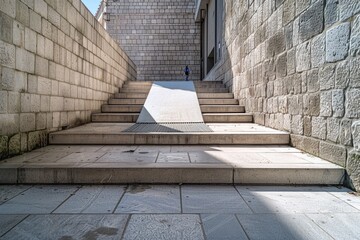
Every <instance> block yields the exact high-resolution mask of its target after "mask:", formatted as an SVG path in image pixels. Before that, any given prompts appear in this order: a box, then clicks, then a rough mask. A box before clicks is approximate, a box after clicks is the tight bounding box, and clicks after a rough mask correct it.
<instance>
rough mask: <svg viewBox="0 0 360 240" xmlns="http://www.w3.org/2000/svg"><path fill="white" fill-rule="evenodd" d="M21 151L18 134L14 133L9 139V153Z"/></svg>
mask: <svg viewBox="0 0 360 240" xmlns="http://www.w3.org/2000/svg"><path fill="white" fill-rule="evenodd" d="M20 152H21V142H20V134H16V135H14V136H12V137H11V138H10V141H9V155H10V156H12V155H16V154H19V153H20Z"/></svg>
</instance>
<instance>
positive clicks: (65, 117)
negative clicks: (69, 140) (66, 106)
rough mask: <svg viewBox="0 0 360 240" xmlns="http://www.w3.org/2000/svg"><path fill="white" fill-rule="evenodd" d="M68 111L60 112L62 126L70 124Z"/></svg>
mask: <svg viewBox="0 0 360 240" xmlns="http://www.w3.org/2000/svg"><path fill="white" fill-rule="evenodd" d="M68 125H69V123H68V113H67V112H61V113H60V126H61V127H66V126H68Z"/></svg>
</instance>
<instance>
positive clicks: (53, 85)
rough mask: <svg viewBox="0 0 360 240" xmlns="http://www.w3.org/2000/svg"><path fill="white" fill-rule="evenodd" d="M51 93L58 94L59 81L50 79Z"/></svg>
mask: <svg viewBox="0 0 360 240" xmlns="http://www.w3.org/2000/svg"><path fill="white" fill-rule="evenodd" d="M51 82H52V83H51V94H52V95H59V82H58V81H55V80H53V81H51Z"/></svg>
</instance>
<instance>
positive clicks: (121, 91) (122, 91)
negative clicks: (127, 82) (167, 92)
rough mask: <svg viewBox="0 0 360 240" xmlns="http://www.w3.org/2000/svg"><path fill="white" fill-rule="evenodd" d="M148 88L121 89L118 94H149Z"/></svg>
mask: <svg viewBox="0 0 360 240" xmlns="http://www.w3.org/2000/svg"><path fill="white" fill-rule="evenodd" d="M149 91H150V88H129V87H127V88H121V89H120V93H149Z"/></svg>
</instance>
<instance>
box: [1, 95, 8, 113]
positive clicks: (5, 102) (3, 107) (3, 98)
mask: <svg viewBox="0 0 360 240" xmlns="http://www.w3.org/2000/svg"><path fill="white" fill-rule="evenodd" d="M7 111H8V92H7V91H0V113H7Z"/></svg>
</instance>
